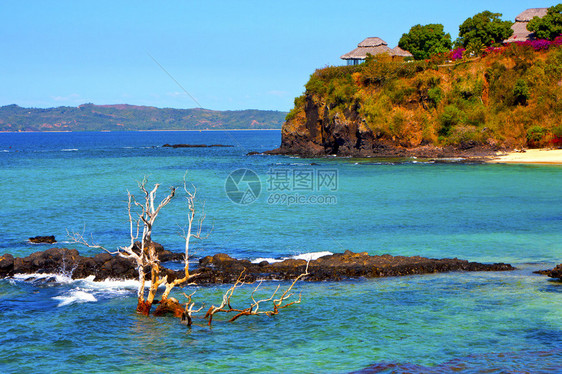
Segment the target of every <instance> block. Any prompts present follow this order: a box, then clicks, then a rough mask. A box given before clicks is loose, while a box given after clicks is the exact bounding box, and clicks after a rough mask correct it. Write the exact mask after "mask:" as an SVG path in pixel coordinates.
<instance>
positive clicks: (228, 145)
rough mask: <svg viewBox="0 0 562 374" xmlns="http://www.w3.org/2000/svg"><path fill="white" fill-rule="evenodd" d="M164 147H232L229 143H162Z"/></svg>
mask: <svg viewBox="0 0 562 374" xmlns="http://www.w3.org/2000/svg"><path fill="white" fill-rule="evenodd" d="M162 147H166V148H212V147H219V148H220V147H234V146H233V145H230V144H164V145H163V146H162Z"/></svg>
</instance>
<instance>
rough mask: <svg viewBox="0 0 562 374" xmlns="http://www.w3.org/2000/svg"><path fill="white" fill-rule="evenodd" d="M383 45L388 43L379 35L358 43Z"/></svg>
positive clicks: (360, 44)
mask: <svg viewBox="0 0 562 374" xmlns="http://www.w3.org/2000/svg"><path fill="white" fill-rule="evenodd" d="M381 45H388V44H387V43H386V42H385V41H384V40H382V39H381V38H378V37H374V38H367V39H365V40H363V41H362V42H361V43H359V44H357V46H358V47H378V46H381Z"/></svg>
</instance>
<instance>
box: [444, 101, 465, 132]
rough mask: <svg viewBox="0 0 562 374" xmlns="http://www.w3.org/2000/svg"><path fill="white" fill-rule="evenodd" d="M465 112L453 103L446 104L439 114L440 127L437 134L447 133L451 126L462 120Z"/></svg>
mask: <svg viewBox="0 0 562 374" xmlns="http://www.w3.org/2000/svg"><path fill="white" fill-rule="evenodd" d="M464 119H465V114H464V113H463V111H462V110H460V109H459V108H457V107H456V106H454V105H447V106H446V107H445V109H444V110H443V113H441V115H440V116H439V122H440V124H441V129H440V130H439V135H445V136H446V135H448V134H449V131H450V130H451V128H452V127H454V126H456V125H458V124H461V123H463V122H464Z"/></svg>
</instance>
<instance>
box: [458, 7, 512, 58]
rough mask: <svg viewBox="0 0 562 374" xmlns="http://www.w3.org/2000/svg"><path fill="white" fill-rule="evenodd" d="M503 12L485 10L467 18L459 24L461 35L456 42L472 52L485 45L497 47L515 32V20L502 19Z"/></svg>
mask: <svg viewBox="0 0 562 374" xmlns="http://www.w3.org/2000/svg"><path fill="white" fill-rule="evenodd" d="M501 16H502V15H501V13H492V12H490V11H484V12H481V13H478V14H476V15H475V16H473V17H470V18H467V19H466V20H465V21H464V22H463V23H462V24H461V25H460V26H459V37H458V39H457V40H456V42H455V44H456V45H457V46H458V47H464V48H466V49H468V50H469V51H471V52H479V51H480V50H481V49H483V48H485V47H490V46H493V47H496V46H499V45H501V43H502V42H503V41H504V40H505V39H507V38H509V37H510V36H511V35H512V34H513V30H512V29H511V26H512V25H513V22H511V21H502V20H501V19H500V17H501Z"/></svg>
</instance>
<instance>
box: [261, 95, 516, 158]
mask: <svg viewBox="0 0 562 374" xmlns="http://www.w3.org/2000/svg"><path fill="white" fill-rule="evenodd" d="M358 105H359V104H357V105H356V106H352V107H351V108H348V109H347V110H345V111H344V112H336V113H335V114H334V113H333V112H332V111H331V110H330V109H331V104H330V103H327V102H324V101H323V100H322V99H320V98H318V97H316V96H315V95H312V94H307V95H306V96H305V98H304V108H303V112H302V113H301V114H300V115H297V116H295V117H294V118H290V119H288V120H287V121H286V122H285V123H284V124H283V128H282V131H281V146H280V147H279V148H277V149H274V150H272V151H267V152H265V153H266V154H271V155H291V156H301V157H309V158H315V157H326V156H334V155H335V156H341V157H360V158H363V157H417V158H430V159H440V158H441V159H442V158H463V159H467V160H468V161H477V162H478V161H484V160H486V159H488V158H490V157H492V156H495V155H496V153H497V152H499V151H503V152H505V151H508V150H510V148H509V147H506V146H505V145H502V144H500V143H499V142H497V141H494V140H492V139H490V140H489V141H488V142H484V143H482V142H476V141H474V140H463V141H460V142H458V143H457V144H455V145H446V146H442V147H441V146H437V145H435V144H434V143H432V142H429V141H427V140H423V139H422V137H421V136H420V134H417V135H416V134H412V139H409V141H405V140H404V139H402V140H399V139H395V138H392V137H389V135H388V134H385V133H383V132H381V131H377V130H373V129H372V128H370V127H369V126H368V125H367V123H366V121H365V119H364V118H363V117H362V116H361V115H360V107H359V106H358Z"/></svg>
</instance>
